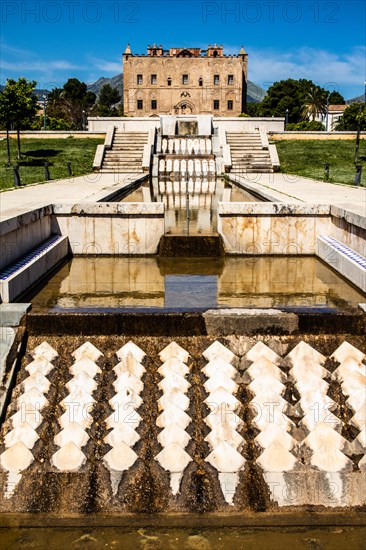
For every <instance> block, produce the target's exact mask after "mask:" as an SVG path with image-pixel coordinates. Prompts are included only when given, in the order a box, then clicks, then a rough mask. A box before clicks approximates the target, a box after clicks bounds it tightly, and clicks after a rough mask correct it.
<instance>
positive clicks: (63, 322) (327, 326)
mask: <svg viewBox="0 0 366 550" xmlns="http://www.w3.org/2000/svg"><path fill="white" fill-rule="evenodd" d="M276 311H277V310H276ZM204 313H205V312H204V311H202V312H199V311H196V312H175V313H172V312H165V311H163V312H161V311H160V312H159V311H152V312H146V311H142V312H136V311H132V312H131V311H128V312H125V311H121V310H118V311H114V312H111V311H109V310H107V311H100V310H99V311H97V312H90V311H80V312H75V311H66V312H63V313H51V314H50V313H32V312H31V313H29V314H28V315H27V330H28V331H29V334H43V335H55V334H64V335H75V334H78V335H83V336H90V335H95V334H103V335H112V334H119V335H122V334H123V335H129V336H166V337H170V336H174V337H176V336H207V335H208V332H207V331H208V328H207V324H206V319H205V318H204ZM283 313H285V314H287V312H286V310H283ZM288 313H289V314H290V315H295V316H296V317H297V323H298V329H297V330H295V328H294V326H295V324H296V323H295V320H294V318H293V317H286V318H284V317H283V319H285V323H284V324H285V328H283V327H281V324H279V325H278V326H274V325H273V320H272V322H270V324H269V325H268V326H271V333H272V334H275V335H288V330H289V329H290V328H291V330H293V331H294V332H292V335H294V336H295V335H298V334H354V335H355V336H356V335H358V336H360V335H361V336H363V335H364V334H365V333H366V316H365V314H364V313H363V312H362V311H361V310H360V309H352V310H351V311H346V312H339V311H338V312H331V313H323V312H318V311H316V312H292V311H291V312H288ZM244 320H245V318H244V319H243V320H242V321H241V326H242V327H243V325H244ZM252 322H253V321H252ZM286 323H288V325H287V326H286ZM253 326H254V325H252V328H251V332H250V333H249V334H250V335H253V336H254V335H263V334H268V330H267V328H266V326H265V327H264V329H263V328H262V327H261V326H259V324H258V330H255V329H254V328H253ZM209 330H216V329H213V328H211V329H210V327H209ZM222 330H224V329H222ZM227 330H228V329H227ZM284 331H285V332H284ZM235 334H239V331H238V329H236V330H235ZM240 334H243V335H247V332H246V330H243V329H242V332H240Z"/></svg>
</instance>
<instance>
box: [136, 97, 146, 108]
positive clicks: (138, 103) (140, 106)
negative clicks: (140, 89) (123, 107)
mask: <svg viewBox="0 0 366 550" xmlns="http://www.w3.org/2000/svg"><path fill="white" fill-rule="evenodd" d="M143 106H144V104H143V101H142V99H138V100H137V108H138V109H143Z"/></svg>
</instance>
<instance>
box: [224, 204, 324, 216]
mask: <svg viewBox="0 0 366 550" xmlns="http://www.w3.org/2000/svg"><path fill="white" fill-rule="evenodd" d="M217 210H218V214H219V216H258V217H259V216H329V214H330V206H329V205H328V204H308V203H307V204H293V203H290V204H285V203H281V202H271V203H268V202H266V203H244V202H233V203H228V202H219V203H218V209H217Z"/></svg>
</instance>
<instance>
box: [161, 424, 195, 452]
mask: <svg viewBox="0 0 366 550" xmlns="http://www.w3.org/2000/svg"><path fill="white" fill-rule="evenodd" d="M190 439H191V436H190V435H189V434H188V433H187V432H186V431H185V430H183V428H181V427H180V426H179V424H170V425H169V426H167V427H166V428H164V429H163V430H162V431H161V432H160V434H159V435H158V441H159V443H160V445H161V446H162V447H168V446H170V445H172V444H173V443H174V444H176V445H179V447H181V448H183V449H184V448H185V447H186V446H187V445H188V443H189V441H190Z"/></svg>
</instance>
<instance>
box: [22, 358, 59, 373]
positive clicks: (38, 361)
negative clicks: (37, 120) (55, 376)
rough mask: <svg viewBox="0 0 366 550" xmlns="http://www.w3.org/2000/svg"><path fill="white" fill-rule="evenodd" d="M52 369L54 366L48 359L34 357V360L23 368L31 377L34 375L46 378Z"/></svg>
mask: <svg viewBox="0 0 366 550" xmlns="http://www.w3.org/2000/svg"><path fill="white" fill-rule="evenodd" d="M53 368H54V366H53V365H52V363H50V361H49V360H48V359H46V358H45V357H41V356H39V357H38V356H36V357H35V359H34V360H33V361H32V362H31V363H29V364H28V365H27V366H26V367H25V370H26V371H27V372H29V374H30V375H31V376H33V375H36V374H42V375H43V376H47V375H48V374H49V373H50V372H51V370H52V369H53Z"/></svg>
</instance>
